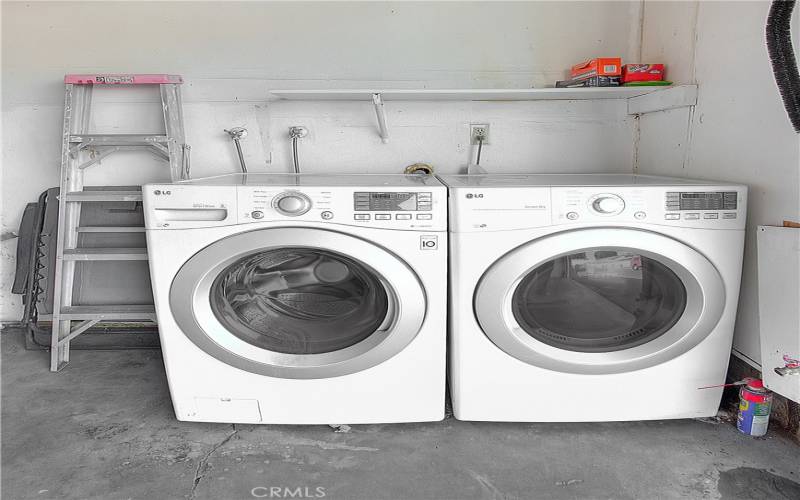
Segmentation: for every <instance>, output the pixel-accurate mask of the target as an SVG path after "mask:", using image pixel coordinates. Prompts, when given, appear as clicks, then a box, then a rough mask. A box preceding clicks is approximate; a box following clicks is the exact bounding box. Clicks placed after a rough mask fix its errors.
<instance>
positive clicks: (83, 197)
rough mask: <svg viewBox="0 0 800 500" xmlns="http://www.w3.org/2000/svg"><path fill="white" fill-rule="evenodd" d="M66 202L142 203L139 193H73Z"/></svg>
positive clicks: (140, 193)
mask: <svg viewBox="0 0 800 500" xmlns="http://www.w3.org/2000/svg"><path fill="white" fill-rule="evenodd" d="M67 201H142V192H141V191H138V190H137V191H73V192H71V193H67Z"/></svg>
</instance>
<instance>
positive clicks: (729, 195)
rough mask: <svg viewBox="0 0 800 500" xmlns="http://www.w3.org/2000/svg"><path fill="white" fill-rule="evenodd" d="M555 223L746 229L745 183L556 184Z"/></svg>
mask: <svg viewBox="0 0 800 500" xmlns="http://www.w3.org/2000/svg"><path fill="white" fill-rule="evenodd" d="M551 195H552V201H553V212H552V221H553V223H556V224H560V223H581V222H601V221H604V222H610V221H618V222H639V223H649V224H658V225H666V226H681V227H696V228H705V229H743V228H744V226H745V218H746V204H747V191H746V190H745V188H743V187H741V186H735V187H723V186H720V187H706V186H697V187H695V186H691V187H687V186H682V187H681V188H680V190H677V189H675V188H674V187H667V186H665V187H661V186H647V187H639V186H623V187H617V188H603V187H576V188H569V187H553V188H551Z"/></svg>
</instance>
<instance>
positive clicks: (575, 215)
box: [567, 212, 580, 220]
mask: <svg viewBox="0 0 800 500" xmlns="http://www.w3.org/2000/svg"><path fill="white" fill-rule="evenodd" d="M578 217H580V216H579V215H578V212H567V219H569V220H575V219H577V218H578Z"/></svg>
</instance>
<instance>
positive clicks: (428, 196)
mask: <svg viewBox="0 0 800 500" xmlns="http://www.w3.org/2000/svg"><path fill="white" fill-rule="evenodd" d="M431 196H433V195H432V194H431V193H417V198H418V199H420V200H430V199H431Z"/></svg>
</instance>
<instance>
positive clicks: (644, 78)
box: [622, 64, 664, 83]
mask: <svg viewBox="0 0 800 500" xmlns="http://www.w3.org/2000/svg"><path fill="white" fill-rule="evenodd" d="M663 79H664V65H663V64H626V65H625V66H623V67H622V83H628V82H652V81H660V80H663Z"/></svg>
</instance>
